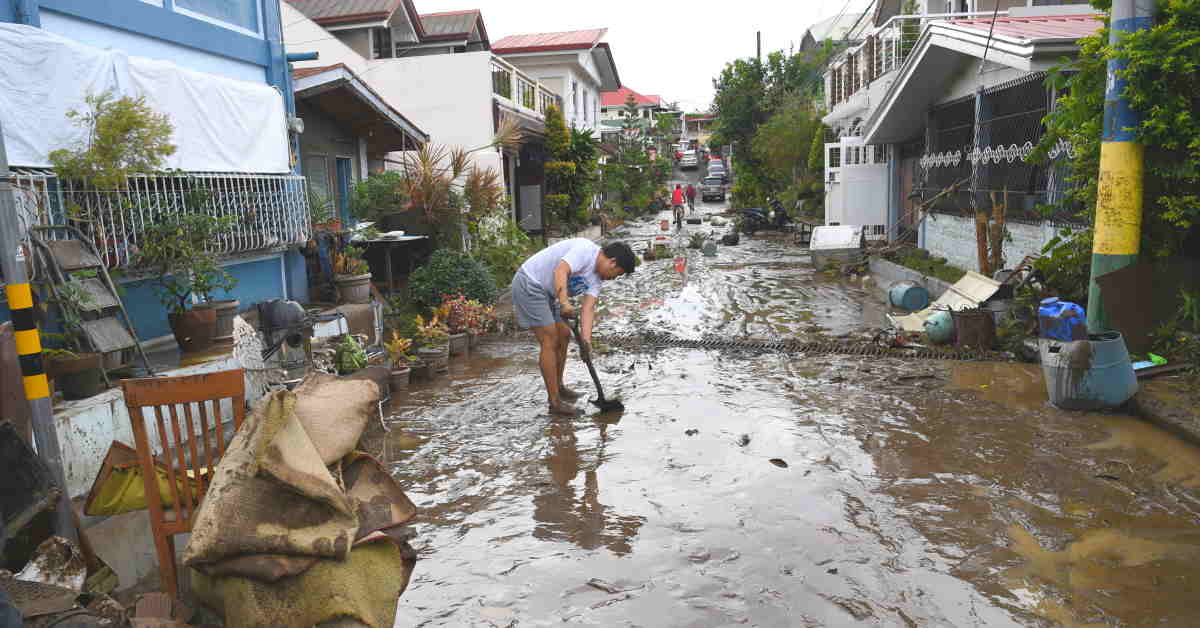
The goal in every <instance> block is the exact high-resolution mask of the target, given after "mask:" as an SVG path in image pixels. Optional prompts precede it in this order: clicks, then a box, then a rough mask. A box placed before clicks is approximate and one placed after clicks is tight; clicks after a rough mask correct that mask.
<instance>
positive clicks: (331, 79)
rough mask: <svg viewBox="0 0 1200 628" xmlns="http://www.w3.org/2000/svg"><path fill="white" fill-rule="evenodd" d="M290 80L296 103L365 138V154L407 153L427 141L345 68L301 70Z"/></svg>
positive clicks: (413, 125)
mask: <svg viewBox="0 0 1200 628" xmlns="http://www.w3.org/2000/svg"><path fill="white" fill-rule="evenodd" d="M292 77H293V79H294V81H293V83H294V85H295V91H296V99H297V100H302V101H304V102H306V103H308V104H310V105H312V106H314V107H316V108H317V109H320V110H321V111H322V112H324V113H325V114H327V115H328V116H329V117H330V118H332V119H334V120H336V121H337V122H339V123H341V124H343V125H345V126H346V127H347V128H348V129H349V130H350V131H352V132H353V133H354V134H355V135H357V136H359V137H362V138H365V139H366V141H367V152H368V153H371V154H380V153H387V152H391V151H398V150H411V149H412V148H414V147H416V146H420V145H422V144H425V143H426V142H428V141H429V134H428V133H426V132H424V131H422V130H421V129H419V128H418V127H417V126H416V125H415V124H413V123H412V122H411V121H409V120H408V118H405V117H404V116H403V115H401V114H400V112H398V111H396V110H395V109H394V108H393V107H392V106H391V105H389V104H387V102H385V101H384V100H383V98H382V97H380V96H379V94H376V93H375V91H374V90H372V89H371V88H370V87H368V86H367V84H366V83H364V82H363V81H362V79H360V78H359V77H358V75H356V74H355V73H354V72H351V71H350V69H349V68H347V67H346V66H345V65H342V64H338V65H333V66H328V67H323V68H304V69H301V70H296V71H295V72H294V73H293V75H292Z"/></svg>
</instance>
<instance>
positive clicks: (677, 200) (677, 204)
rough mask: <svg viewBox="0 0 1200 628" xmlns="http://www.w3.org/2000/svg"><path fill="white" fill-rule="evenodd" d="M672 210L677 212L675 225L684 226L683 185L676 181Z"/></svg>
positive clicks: (672, 197)
mask: <svg viewBox="0 0 1200 628" xmlns="http://www.w3.org/2000/svg"><path fill="white" fill-rule="evenodd" d="M671 211H673V212H674V213H675V226H676V227H682V226H683V186H682V185H680V184H678V183H676V184H675V191H673V192H671Z"/></svg>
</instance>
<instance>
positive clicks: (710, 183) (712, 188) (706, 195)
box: [700, 177, 725, 202]
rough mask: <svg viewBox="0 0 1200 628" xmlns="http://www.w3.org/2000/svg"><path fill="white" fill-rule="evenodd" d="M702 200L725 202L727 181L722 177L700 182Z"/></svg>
mask: <svg viewBox="0 0 1200 628" xmlns="http://www.w3.org/2000/svg"><path fill="white" fill-rule="evenodd" d="M700 200H702V201H704V202H708V201H709V200H715V201H721V202H724V201H725V180H724V179H722V178H720V177H705V179H704V180H703V181H701V182H700Z"/></svg>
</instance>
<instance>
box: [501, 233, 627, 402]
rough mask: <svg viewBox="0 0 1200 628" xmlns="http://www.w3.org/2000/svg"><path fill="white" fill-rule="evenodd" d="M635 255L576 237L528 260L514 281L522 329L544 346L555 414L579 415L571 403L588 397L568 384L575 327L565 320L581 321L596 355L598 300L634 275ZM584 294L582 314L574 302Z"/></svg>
mask: <svg viewBox="0 0 1200 628" xmlns="http://www.w3.org/2000/svg"><path fill="white" fill-rule="evenodd" d="M635 264H636V261H635V258H634V256H633V251H632V250H631V249H630V248H629V245H627V244H625V243H623V242H614V243H612V244H608V245H606V246H605V247H604V248H600V246H599V245H598V244H596V243H595V242H592V241H591V240H589V239H587V238H573V239H570V240H563V241H562V242H558V243H557V244H553V245H551V246H549V247H546V248H545V249H542V250H541V251H540V252H539V253H537V254H535V255H534V256H533V257H530V258H529V259H528V260H525V263H524V264H522V265H521V269H520V270H518V271H517V274H516V276H515V277H513V280H512V297H513V311H514V312H515V313H516V315H517V325H518V326H519V327H520V328H521V329H530V328H532V329H533V333H534V334H535V335H536V336H537V340H538V345H539V346H540V347H541V355H540V357H539V360H540V364H541V369H542V380H543V381H544V382H545V383H546V397H547V399H548V400H549V402H550V413H551V414H563V415H575V414H577V411H576V409H575V406H572V405H571V404H569V403H565V402H564V400H566V401H574V400H575V399H578V398H579V397H581V396H582V395H581V394H580V393H578V392H575V391H573V390H571V389H569V388H567V387H566V386H564V385H563V367H564V366H565V365H566V362H567V347H568V346H569V345H570V342H571V328H569V327H567V324H566V323H565V322H563V319H564V318H574V317H575V316H579V317H580V322H581V323H582V326H581V327H582V329H581V331H580V336H581V337H582V339H583V347H584V350H585V351H589V352H590V351H591V342H592V323H593V322H594V321H595V318H596V298H597V297H599V296H600V282H601V281H605V280H609V279H616V278H617V277H620V276H621V275H624V274H629V273H632V272H633V269H634V265H635ZM580 294H582V295H583V300H582V308H581V309H582V311H581V312H576V310H575V307H574V306H573V305H572V304H571V297H573V296H578V295H580Z"/></svg>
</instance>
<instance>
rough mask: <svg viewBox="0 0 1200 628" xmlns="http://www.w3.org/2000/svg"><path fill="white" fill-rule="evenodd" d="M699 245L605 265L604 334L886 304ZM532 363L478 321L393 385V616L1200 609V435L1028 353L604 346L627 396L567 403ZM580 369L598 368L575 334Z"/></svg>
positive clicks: (858, 313)
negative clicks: (403, 524) (1019, 356)
mask: <svg viewBox="0 0 1200 628" xmlns="http://www.w3.org/2000/svg"><path fill="white" fill-rule="evenodd" d="M697 209H698V211H701V212H705V211H711V212H716V211H719V210H720V209H722V207H720V206H718V205H716V204H710V205H699V204H698V208H697ZM665 215H666V214H665V213H664V217H665ZM688 227H689V228H690V229H701V230H704V231H706V232H707V231H709V230H716V231H717V232H718V233H719V232H720V231H721V229H720V228H714V227H711V226H710V225H709V224H708V223H705V224H703V225H689V226H688ZM659 233H661V232H659V231H658V223H657V222H644V223H634V224H633V225H632V226H631V227H630V228H629V229H628V232H627V234H626V235H624V236H623V237H624V238H625V239H626V240H627V241H630V242H631V243H639V242H641V243H644V242H645V241H646V240H648V239H649V238H651V237H653V236H654V235H657V234H659ZM687 257H688V265H687V266H688V267H687V272H686V277H685V276H684V275H681V274H680V273H677V272H676V271H675V268H674V264H673V262H672V260H661V261H653V262H647V263H646V264H643V265H642V267H641V268H639V270H638V272H637V273H636V274H635V275H633V276H632V277H627V278H622V279H618V280H616V281H613V282H609V283H608V284H606V286H605V290H604V294H603V297H602V299H601V304H602V307H601V308H600V318H599V322H598V324H597V332H596V334H597V337H598V338H599V339H601V340H602V339H603V336H604V335H605V334H617V333H623V332H627V331H632V330H635V329H636V330H644V329H650V330H657V331H664V332H670V333H673V334H676V335H681V336H696V337H699V336H709V335H722V336H730V337H736V336H743V335H748V336H755V337H760V338H762V337H781V338H783V337H796V336H803V335H806V334H824V335H828V336H836V335H843V334H849V335H851V336H856V335H858V334H861V333H866V332H868V331H869V330H870V329H873V328H877V327H878V326H879V325H880V322H881V316H882V310H881V308H882V306H881V305H879V304H877V303H876V299H875V297H874V296H873V295H870V294H868V293H867V292H864V291H863V290H862V289H860V288H858V287H856V285H855V284H852V283H850V282H845V281H842V280H839V279H835V278H829V277H824V276H820V275H816V274H814V273H813V271H812V269H811V267H810V266H809V265H808V263H807V262H808V260H807V256H806V255H805V254H803V252H802V251H801V250H800V249H798V248H797V247H795V246H793V245H791V244H790V242H789V241H787V240H785V239H778V238H775V239H771V238H746V237H743V239H742V244H741V245H740V246H737V247H721V248H720V250H719V253H718V255H717V256H716V257H713V258H705V257H703V256H702V255H700V252H699V251H696V250H689V251H688V256H687ZM598 344H602V343H598ZM535 362H536V346H535V344H534V341H533V338H532V336H528V335H517V336H514V337H511V338H505V339H500V340H495V341H492V342H490V343H485V344H484V345H483V346H481V347H480V350H479V351H477V352H476V353H475V354H474V355H472V356H471V357H470V358H468V359H455V360H452V361H451V371H450V375H449V377H442V378H439V379H437V380H434V382H432V383H422V384H415V385H414V388H413V389H412V390H411V391H410V392H409V393H408V394H407V395H406V396H404V397H403V398H401V399H399V400H397V401H396V402H394V403H393V405H392V406H391V407H390V408H389V410H388V416H387V419H386V422H387V424H388V426H389V428H390V433H389V434H388V435H387V436H386V437H385V442H384V444H383V448H384V453H385V457H386V458H387V462H388V463H389V464H390V466H391V469H392V471H393V473H394V474H395V476H396V477H397V478H398V479H399V481H400V483H401V485H402V486H403V487H404V489H405V491H407V493H408V495H409V496H410V497H411V498H412V499H413V501H414V502H415V503H416V504H417V506H418V508H419V509H420V515H419V518H418V522H417V524H416V526H415V530H416V533H417V537H416V538H415V539H414V540H413V546H414V547H415V548H417V550H418V552H419V555H420V559H421V560H420V561H419V562H418V564H417V568H416V572H415V574H414V577H413V580H412V584H411V585H410V587H409V589H408V591H407V592H406V593H405V595H404V597H403V598H402V599H401V601H400V609H399V612H398V619H397V626H509V625H522V626H529V625H550V624H560V623H564V622H565V623H578V624H589V625H597V626H624V625H629V626H632V625H643V626H724V625H750V626H845V625H854V624H858V623H861V624H863V625H883V626H1007V625H1014V626H1051V625H1066V626H1144V625H1155V626H1193V625H1196V624H1197V623H1198V622H1200V618H1198V615H1200V611H1198V610H1197V605H1196V603H1195V599H1196V593H1197V590H1198V589H1200V571H1198V570H1197V569H1196V568H1195V565H1196V564H1197V560H1198V559H1200V527H1198V526H1197V522H1198V520H1200V491H1198V488H1200V475H1198V473H1200V450H1198V449H1196V448H1193V447H1192V446H1190V445H1187V444H1185V443H1183V442H1182V441H1179V440H1177V439H1175V438H1174V437H1172V436H1170V435H1167V434H1166V433H1164V432H1162V431H1160V430H1158V429H1156V428H1154V427H1151V426H1149V425H1148V424H1145V423H1142V422H1141V421H1140V420H1138V419H1135V418H1132V417H1128V416H1122V415H1114V414H1082V413H1067V412H1062V411H1058V410H1055V409H1053V408H1051V407H1049V406H1048V405H1047V403H1046V395H1045V390H1044V387H1043V383H1042V379H1041V374H1040V371H1039V370H1037V369H1036V368H1034V367H1029V366H1026V365H1015V364H992V363H944V362H923V361H916V360H913V361H901V360H881V359H878V358H861V357H849V356H830V355H811V356H804V355H798V356H797V355H792V356H789V355H779V354H763V355H750V354H731V353H723V352H717V351H702V350H685V349H669V350H655V351H643V352H629V351H626V350H620V351H617V350H614V351H610V352H608V353H606V354H604V355H602V356H601V357H599V358H598V363H597V367H598V369H599V371H600V376H601V378H602V379H603V381H604V384H605V389H606V393H609V392H610V390H611V391H612V393H615V394H616V395H617V396H619V397H621V398H622V399H623V401H624V403H625V407H626V411H625V412H624V413H622V414H619V415H599V414H595V413H594V409H590V410H589V411H588V414H585V415H584V416H581V417H579V418H577V419H560V418H552V417H550V416H548V415H546V414H545V413H544V409H545V396H544V395H545V393H544V391H543V390H542V385H541V380H540V375H539V373H538V370H537V366H536V363H535ZM566 379H567V382H568V385H571V386H572V387H574V388H576V389H578V390H588V391H589V392H591V393H592V394H594V389H593V388H592V386H591V382H590V379H589V378H588V375H587V372H586V369H585V368H584V366H583V365H582V363H581V362H579V361H578V360H577V359H575V351H574V349H572V359H570V360H569V361H568V374H567V378H566ZM580 405H581V406H582V402H580Z"/></svg>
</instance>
